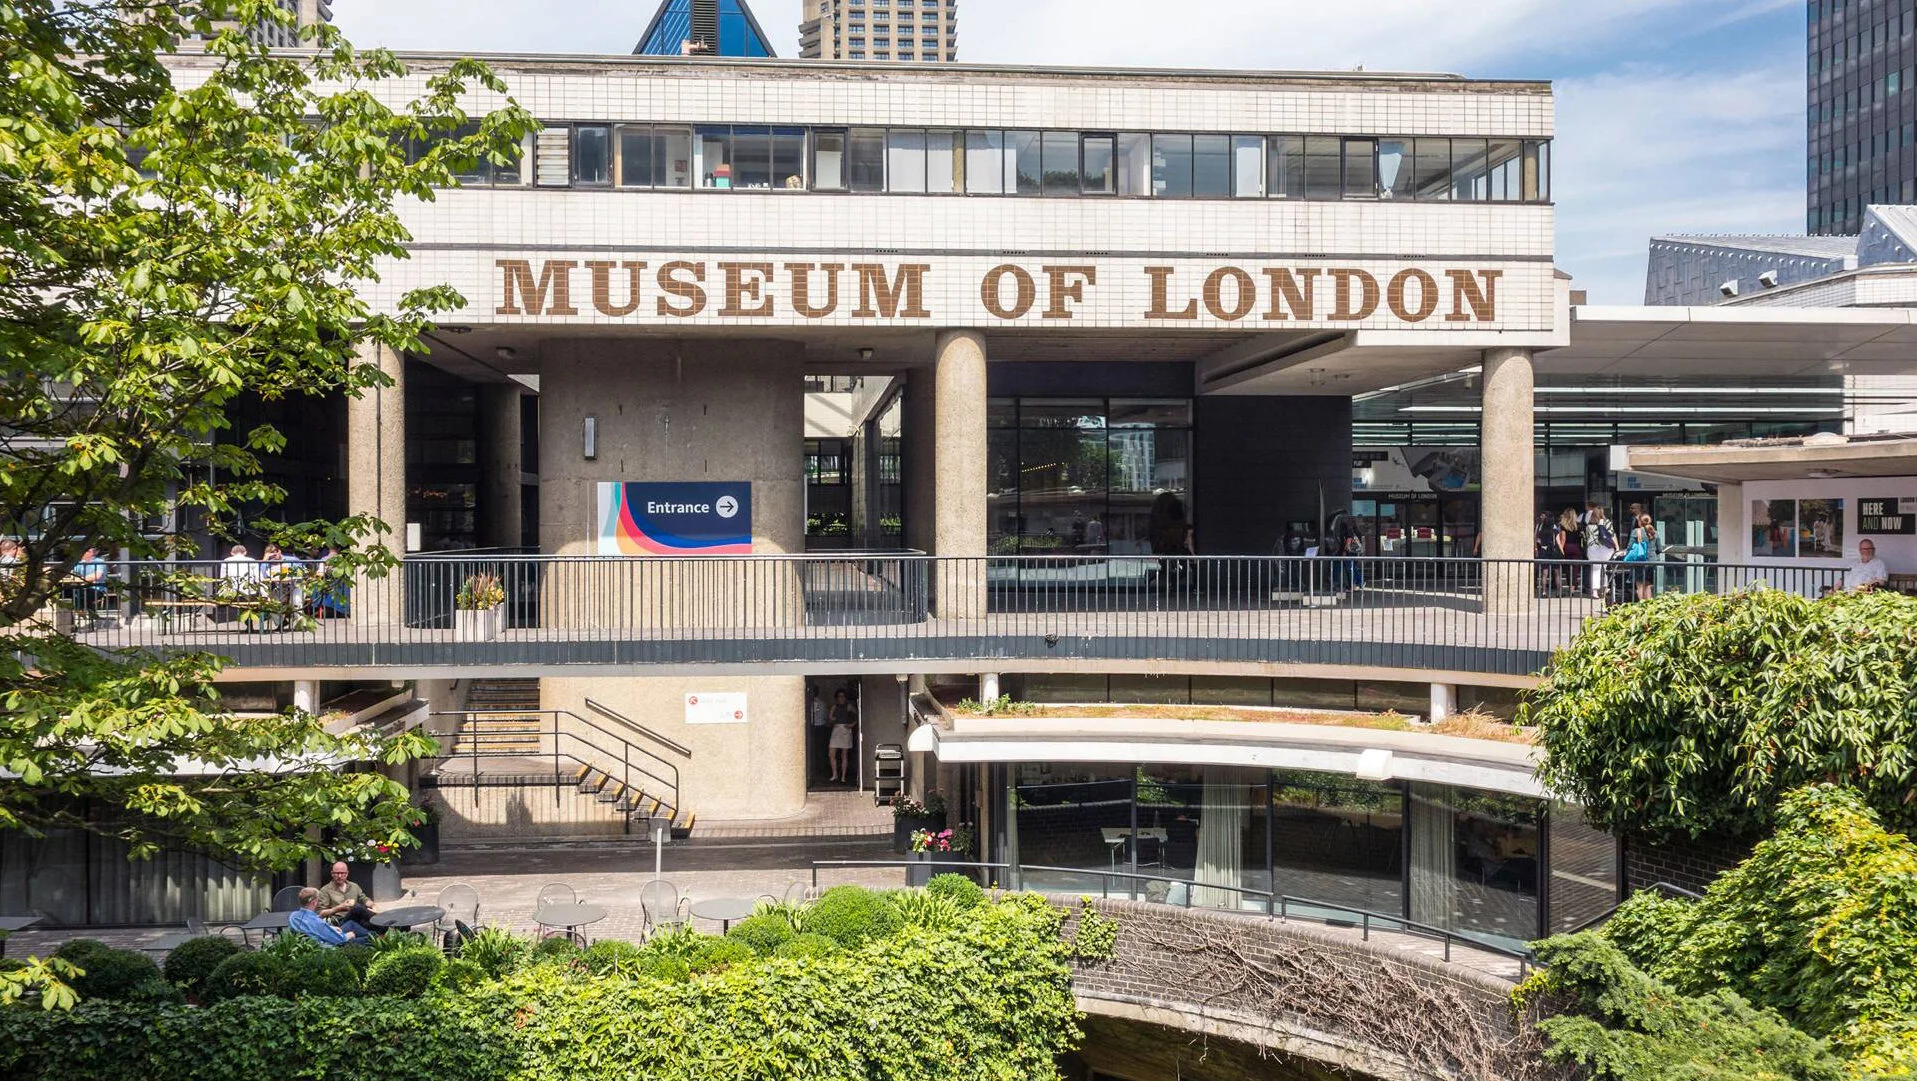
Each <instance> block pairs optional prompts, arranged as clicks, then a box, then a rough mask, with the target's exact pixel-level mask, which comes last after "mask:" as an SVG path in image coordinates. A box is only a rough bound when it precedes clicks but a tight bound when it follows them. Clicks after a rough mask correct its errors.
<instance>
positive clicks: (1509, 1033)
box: [1066, 901, 1569, 1081]
mask: <svg viewBox="0 0 1917 1081" xmlns="http://www.w3.org/2000/svg"><path fill="white" fill-rule="evenodd" d="M1091 903H1092V904H1093V905H1094V907H1095V908H1096V909H1097V910H1098V911H1100V912H1102V913H1103V914H1105V915H1106V916H1109V917H1110V918H1112V919H1114V920H1116V921H1117V923H1118V944H1117V950H1116V958H1115V959H1114V960H1112V961H1110V962H1107V963H1102V964H1092V965H1083V966H1080V968H1079V971H1078V974H1077V978H1076V980H1075V987H1076V990H1077V994H1078V997H1079V1000H1080V1003H1081V1008H1083V1009H1085V1010H1086V1011H1087V1012H1088V1013H1094V1014H1099V1015H1102V1016H1108V1017H1113V1016H1115V1017H1122V1018H1125V1019H1128V1020H1131V1021H1136V1022H1141V1023H1145V1024H1154V1025H1161V1026H1169V1027H1173V1028H1178V1029H1182V1030H1184V1031H1186V1032H1188V1033H1194V1034H1202V1035H1203V1036H1206V1037H1217V1038H1221V1039H1227V1040H1233V1041H1237V1042H1240V1043H1245V1044H1250V1045H1253V1046H1256V1047H1260V1048H1263V1049H1264V1050H1266V1051H1268V1052H1270V1053H1273V1054H1277V1055H1283V1056H1287V1057H1290V1058H1294V1059H1301V1060H1307V1061H1310V1062H1315V1063H1319V1064H1322V1065H1327V1066H1332V1067H1335V1068H1339V1069H1343V1070H1347V1071H1351V1072H1355V1073H1360V1074H1368V1075H1371V1076H1373V1077H1380V1078H1446V1079H1458V1081H1493V1079H1519V1081H1555V1079H1557V1078H1562V1077H1568V1076H1569V1075H1568V1074H1567V1073H1566V1072H1565V1071H1562V1070H1560V1069H1559V1068H1557V1067H1553V1066H1549V1065H1547V1064H1545V1063H1544V1062H1543V1061H1542V1059H1541V1058H1540V1057H1539V1048H1540V1043H1539V1038H1538V1036H1537V1035H1536V1034H1535V1032H1533V1031H1532V1030H1531V1029H1530V1028H1529V1027H1528V1026H1525V1025H1522V1024H1521V1023H1520V1022H1519V1021H1518V1020H1517V1019H1516V1018H1515V1017H1514V1015H1513V1011H1512V1008H1511V1002H1510V995H1511V992H1512V990H1513V985H1512V984H1511V983H1509V982H1507V981H1504V980H1500V979H1497V978H1496V977H1493V976H1490V975H1487V974H1485V973H1482V972H1479V971H1477V970H1475V969H1471V968H1469V967H1466V966H1465V965H1462V964H1458V963H1446V962H1444V961H1442V960H1439V959H1436V958H1427V957H1425V956H1423V955H1421V954H1414V953H1408V952H1406V951H1404V950H1402V949H1396V948H1393V947H1389V946H1385V945H1377V944H1371V943H1367V942H1364V941H1362V940H1355V939H1351V938H1349V937H1346V936H1344V935H1341V934H1339V933H1337V932H1334V931H1332V930H1329V929H1326V928H1321V927H1317V926H1314V925H1311V924H1306V923H1297V922H1286V921H1278V920H1268V919H1263V918H1260V917H1256V916H1245V915H1239V914H1235V913H1225V912H1208V911H1202V910H1192V909H1179V908H1168V907H1165V906H1162V905H1150V904H1143V903H1139V902H1130V901H1093V902H1091ZM1072 930H1073V929H1072V928H1070V927H1069V926H1068V928H1067V932H1066V933H1067V934H1068V935H1069V934H1071V933H1072Z"/></svg>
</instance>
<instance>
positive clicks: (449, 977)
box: [433, 957, 486, 991]
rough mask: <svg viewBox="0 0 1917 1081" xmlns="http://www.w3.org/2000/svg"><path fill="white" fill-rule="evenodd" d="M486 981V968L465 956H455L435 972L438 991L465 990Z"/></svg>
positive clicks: (434, 983)
mask: <svg viewBox="0 0 1917 1081" xmlns="http://www.w3.org/2000/svg"><path fill="white" fill-rule="evenodd" d="M485 982H486V970H485V969H483V968H480V967H479V966H478V965H476V964H474V963H473V962H471V961H468V960H466V959H465V958H463V957H455V958H453V959H452V960H450V961H447V962H446V963H445V964H443V965H440V966H439V971H438V972H435V973H433V989H434V990H436V991H465V990H467V989H468V988H471V987H477V986H478V985H480V984H482V983H485Z"/></svg>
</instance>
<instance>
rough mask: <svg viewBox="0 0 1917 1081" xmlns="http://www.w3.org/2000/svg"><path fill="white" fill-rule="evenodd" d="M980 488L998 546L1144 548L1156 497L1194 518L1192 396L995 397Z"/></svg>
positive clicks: (1055, 551)
mask: <svg viewBox="0 0 1917 1081" xmlns="http://www.w3.org/2000/svg"><path fill="white" fill-rule="evenodd" d="M988 418H989V419H988V423H989V425H990V435H989V437H988V442H989V454H990V478H991V479H990V483H989V485H988V488H987V492H986V505H987V513H988V516H989V517H988V521H989V527H988V528H989V532H990V538H989V539H990V542H991V550H992V552H993V553H994V554H997V555H1142V554H1145V553H1148V552H1149V551H1150V550H1151V522H1152V510H1153V506H1154V504H1156V503H1157V502H1158V501H1159V500H1160V499H1162V498H1163V497H1166V496H1168V495H1169V496H1170V497H1172V498H1175V499H1178V500H1180V501H1183V502H1185V503H1186V520H1187V521H1190V520H1191V508H1190V505H1189V503H1190V498H1191V496H1190V491H1191V401H1190V400H1189V399H1120V398H1114V399H1105V398H1022V399H1014V398H996V399H993V400H992V403H991V406H990V409H989V413H988Z"/></svg>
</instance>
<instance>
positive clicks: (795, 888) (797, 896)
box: [785, 882, 811, 904]
mask: <svg viewBox="0 0 1917 1081" xmlns="http://www.w3.org/2000/svg"><path fill="white" fill-rule="evenodd" d="M810 892H811V887H809V886H807V885H806V884H805V883H803V882H793V883H791V884H789V885H787V886H786V888H785V902H786V903H787V904H798V903H799V902H801V901H803V900H805V899H806V895H807V894H808V893H810Z"/></svg>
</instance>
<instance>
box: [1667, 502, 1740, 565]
mask: <svg viewBox="0 0 1917 1081" xmlns="http://www.w3.org/2000/svg"><path fill="white" fill-rule="evenodd" d="M1749 516H1750V504H1748V503H1746V502H1744V486H1743V485H1742V484H1720V485H1718V486H1717V561H1718V562H1719V563H1749V562H1750V561H1751V553H1750V543H1751V530H1750V517H1749ZM1667 543H1668V539H1667Z"/></svg>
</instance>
